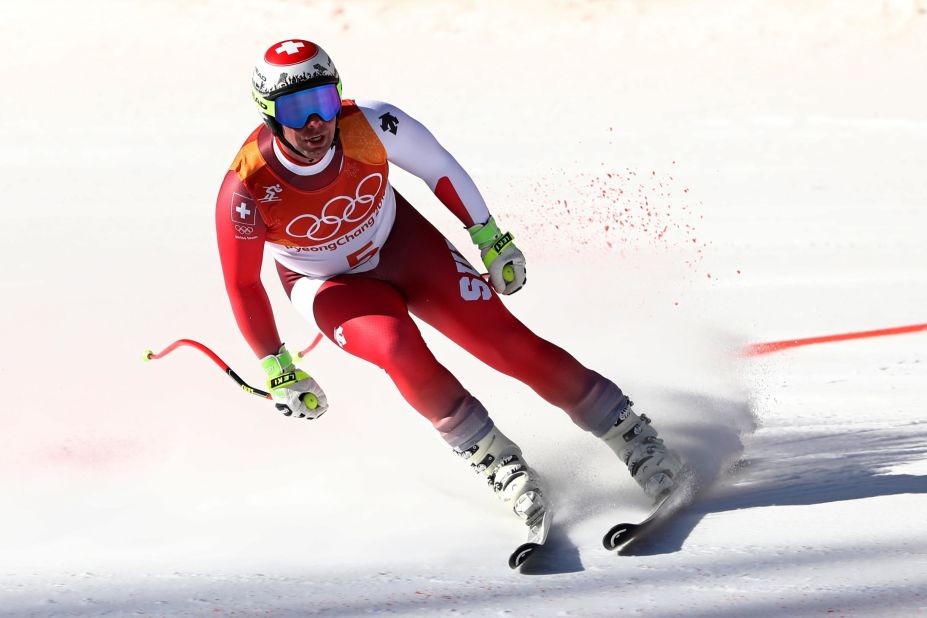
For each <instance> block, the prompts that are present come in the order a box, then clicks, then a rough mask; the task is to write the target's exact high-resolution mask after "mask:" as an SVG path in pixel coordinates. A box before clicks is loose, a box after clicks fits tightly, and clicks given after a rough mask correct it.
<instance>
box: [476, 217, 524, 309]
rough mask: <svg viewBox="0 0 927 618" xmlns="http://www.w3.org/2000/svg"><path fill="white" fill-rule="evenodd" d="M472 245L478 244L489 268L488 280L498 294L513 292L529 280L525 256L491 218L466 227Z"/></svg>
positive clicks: (509, 236)
mask: <svg viewBox="0 0 927 618" xmlns="http://www.w3.org/2000/svg"><path fill="white" fill-rule="evenodd" d="M467 231H468V232H470V238H471V239H472V240H473V244H474V245H476V246H477V247H479V249H480V256H481V257H482V258H483V264H485V265H486V268H487V269H489V283H490V284H492V287H493V288H494V289H495V290H496V292H498V293H499V294H514V293H515V292H517V291H518V290H520V289H521V288H522V286H523V285H525V282H526V281H527V280H528V277H527V273H526V270H525V256H524V254H523V253H522V252H521V251H519V250H518V247H516V246H515V243H514V242H512V241H513V240H514V237H513V236H512V234H511V233H510V232H506V233H505V234H503V233H501V232H500V231H499V226H497V225H496V221H495V219H493V218H492V217H490V218H489V220H488V221H487V222H486V223H484V224H482V225H479V224H477V225H474V226H473V227H471V228H467Z"/></svg>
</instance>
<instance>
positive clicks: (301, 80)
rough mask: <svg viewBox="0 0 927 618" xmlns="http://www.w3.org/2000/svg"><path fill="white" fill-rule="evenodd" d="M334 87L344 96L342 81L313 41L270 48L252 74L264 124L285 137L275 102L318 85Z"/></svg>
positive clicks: (255, 99) (330, 60) (292, 40)
mask: <svg viewBox="0 0 927 618" xmlns="http://www.w3.org/2000/svg"><path fill="white" fill-rule="evenodd" d="M327 84H334V85H336V86H337V88H338V95H339V96H340V95H341V78H340V77H339V76H338V69H336V68H335V63H334V62H332V59H331V58H330V57H329V56H328V54H327V53H325V50H324V49H322V48H321V47H319V46H318V45H316V44H315V43H313V42H311V41H306V40H304V39H287V40H284V41H280V42H279V43H274V44H273V45H271V46H270V47H268V48H267V51H266V52H264V55H263V56H262V57H261V60H260V61H259V62H258V63H257V64H256V65H255V66H254V72H253V73H252V75H251V94H252V97H253V98H254V102H255V104H257V106H258V110H259V111H260V113H261V117H262V118H263V119H264V122H265V123H266V124H267V126H268V127H269V128H270V130H271V131H272V132H273V133H274V134H275V135H278V136H279V135H281V126H280V123H279V122H277V120H276V119H275V118H274V114H273V104H272V101H274V100H275V99H277V98H279V97H281V96H284V95H287V94H291V93H293V92H299V91H301V90H308V89H309V88H315V87H316V86H323V85H327Z"/></svg>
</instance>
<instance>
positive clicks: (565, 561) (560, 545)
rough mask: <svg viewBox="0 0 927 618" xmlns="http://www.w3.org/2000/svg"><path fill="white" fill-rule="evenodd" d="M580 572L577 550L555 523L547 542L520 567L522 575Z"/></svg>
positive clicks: (581, 565)
mask: <svg viewBox="0 0 927 618" xmlns="http://www.w3.org/2000/svg"><path fill="white" fill-rule="evenodd" d="M582 570H584V569H583V563H582V561H581V560H580V559H579V548H578V547H577V546H576V544H574V543H573V542H572V541H571V540H570V539H569V538H568V537H567V535H566V533H564V532H563V530H562V529H561V527H560V526H558V525H557V524H556V523H554V524H553V525H552V526H551V529H550V534H549V535H548V537H547V542H546V543H544V545H543V546H542V547H541V548H539V549H537V550H535V555H534V556H532V557H531V559H530V560H529V561H528V562H526V563H525V564H524V565H522V567H521V573H522V575H559V574H562V573H577V572H579V571H582Z"/></svg>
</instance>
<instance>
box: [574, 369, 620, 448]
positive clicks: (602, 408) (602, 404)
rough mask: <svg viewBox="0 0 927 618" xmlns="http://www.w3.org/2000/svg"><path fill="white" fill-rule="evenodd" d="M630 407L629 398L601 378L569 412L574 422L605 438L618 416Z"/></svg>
mask: <svg viewBox="0 0 927 618" xmlns="http://www.w3.org/2000/svg"><path fill="white" fill-rule="evenodd" d="M627 406H628V398H627V397H626V396H625V394H624V393H622V392H621V389H620V388H618V387H617V386H616V385H615V383H614V382H612V381H611V380H608V379H606V378H603V377H602V376H599V377H598V379H597V380H596V381H595V383H594V384H593V385H592V388H591V389H589V392H588V393H587V394H586V396H585V397H583V398H582V400H580V402H579V403H578V404H577V405H576V406H574V407H573V409H572V410H570V411H569V414H570V418H571V419H573V422H574V423H576V424H577V425H579V426H580V427H582V428H583V429H585V430H586V431H590V432H592V434H593V435H594V436H596V437H599V438H601V437H602V436H604V435H605V434H606V433H607V432H608V430H609V429H611V427H612V425H614V424H615V421H617V420H618V415H619V414H621V411H622V410H624V409H625V408H626V407H627Z"/></svg>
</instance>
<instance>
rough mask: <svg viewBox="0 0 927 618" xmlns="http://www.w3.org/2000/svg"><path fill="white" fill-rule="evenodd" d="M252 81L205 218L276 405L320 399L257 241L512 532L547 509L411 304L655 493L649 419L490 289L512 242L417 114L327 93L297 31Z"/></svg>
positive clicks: (311, 412) (506, 265)
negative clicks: (436, 352)
mask: <svg viewBox="0 0 927 618" xmlns="http://www.w3.org/2000/svg"><path fill="white" fill-rule="evenodd" d="M252 86H253V88H252V94H253V97H254V101H255V103H256V104H257V105H258V108H259V110H260V112H261V115H262V117H263V120H264V123H263V124H262V125H260V126H259V127H258V128H257V129H255V130H254V131H253V132H252V133H251V135H250V136H248V138H247V139H246V140H245V143H244V145H243V146H242V147H241V150H240V151H239V152H238V155H237V156H236V157H235V159H234V161H233V162H232V165H231V167H230V168H229V171H228V172H227V173H226V175H225V179H224V181H223V183H222V187H221V189H220V191H219V197H218V199H217V201H216V233H217V236H218V243H219V254H220V257H221V262H222V269H223V273H224V276H225V284H226V289H227V290H228V295H229V299H230V300H231V304H232V310H233V311H234V313H235V318H236V320H237V322H238V326H239V328H240V330H241V332H242V335H243V336H244V337H245V339H246V340H247V341H248V343H249V344H250V345H251V348H252V349H253V350H254V352H255V354H256V355H257V356H258V357H259V358H261V359H262V360H261V365H262V368H263V369H264V371H265V373H266V375H267V379H268V386H269V388H270V389H271V393H272V395H273V399H274V401H275V402H276V404H277V408H279V409H280V410H281V411H282V412H283V413H284V414H285V415H287V416H293V417H297V418H309V419H314V418H317V417H319V416H321V415H322V414H323V413H324V412H325V411H326V410H327V409H328V400H327V397H326V395H325V393H324V391H323V390H322V388H321V386H320V385H319V384H318V383H317V382H316V381H315V380H314V379H313V378H312V377H310V376H309V375H308V374H307V373H305V372H304V371H302V370H300V369H298V368H296V367H295V366H294V363H293V358H292V356H291V355H290V353H289V352H288V351H287V349H286V348H285V347H284V345H283V343H282V342H281V339H280V336H279V334H278V332H277V328H276V324H275V321H274V315H273V312H272V310H271V306H270V303H269V301H268V298H267V294H266V292H265V289H264V285H263V283H262V281H261V278H260V270H261V259H262V256H263V254H264V251H265V250H267V251H270V253H271V255H272V256H273V257H274V259H275V260H276V264H277V270H278V272H279V275H280V279H281V281H282V282H283V286H284V288H285V289H286V292H287V294H288V295H289V297H290V300H291V301H292V303H293V304H294V305H295V306H296V307H297V309H301V311H302V313H303V314H304V315H308V314H310V313H311V314H312V315H314V317H315V321H316V323H317V325H318V327H319V328H320V330H321V331H322V332H323V333H324V334H325V336H327V337H328V338H329V339H331V340H332V341H333V342H334V343H335V344H337V345H338V346H340V347H341V348H342V349H344V350H345V351H346V352H348V353H350V354H353V355H355V356H358V357H360V358H362V359H364V360H366V361H369V362H371V363H375V364H376V365H377V366H379V367H381V368H382V369H383V370H384V371H386V372H387V374H389V377H390V378H391V379H392V380H393V382H394V383H395V384H396V387H397V388H398V389H399V391H400V393H401V394H402V396H403V397H404V398H405V399H406V401H408V402H409V404H410V405H411V406H412V407H413V408H415V409H416V410H417V411H418V412H419V413H420V414H421V415H422V416H424V417H425V418H427V419H428V420H429V421H430V422H431V423H432V424H433V425H434V427H435V429H436V430H437V431H438V432H439V433H440V435H441V436H442V437H443V438H444V439H445V440H446V441H447V443H448V444H449V445H450V446H451V448H452V449H454V450H455V451H456V452H457V453H459V454H461V455H462V456H464V457H465V458H467V459H468V460H469V461H470V462H471V464H472V465H473V467H474V469H475V470H476V471H477V473H478V474H480V475H482V476H483V477H484V478H486V479H487V480H488V481H489V482H490V484H491V486H492V487H493V488H494V490H495V492H496V493H497V494H498V496H499V497H500V498H501V500H502V501H503V503H504V504H505V505H507V508H508V509H509V510H511V511H512V512H514V513H515V515H516V516H517V517H518V518H519V519H520V520H521V521H522V522H523V523H524V524H525V525H527V526H528V528H529V531H530V534H531V535H533V536H530V537H529V538H535V539H538V540H540V541H541V542H543V538H542V537H543V536H544V535H546V529H547V528H546V526H547V525H549V516H548V515H549V512H548V511H549V510H548V507H547V504H546V502H545V499H544V492H543V489H542V488H541V485H540V482H539V479H538V477H537V475H536V474H535V472H534V471H533V470H532V469H531V468H529V467H528V466H527V464H526V463H525V461H524V459H523V457H522V455H521V450H520V449H519V447H518V446H517V445H515V444H514V443H513V442H512V441H511V440H510V439H508V438H507V437H506V436H505V435H504V434H503V433H502V432H501V431H500V430H499V428H498V427H496V426H495V425H494V423H493V421H492V420H491V419H490V417H489V414H488V413H487V411H486V409H485V408H484V407H483V405H482V404H481V403H480V402H479V400H478V399H477V398H476V397H475V396H474V395H472V394H471V393H470V391H469V390H467V389H466V388H465V387H464V385H462V384H461V383H460V381H459V380H458V379H457V378H456V377H455V376H454V375H453V374H451V373H450V372H449V371H448V370H447V369H446V368H445V367H444V366H442V365H441V364H440V363H439V362H438V361H437V359H435V357H434V356H433V355H432V353H431V351H430V350H429V349H428V347H427V346H426V344H425V341H424V340H423V339H422V335H421V333H420V332H419V329H418V328H417V327H416V325H415V322H413V320H412V318H411V317H410V314H412V315H415V316H417V317H419V318H420V319H422V320H423V321H425V322H427V323H428V324H430V325H432V326H433V327H435V328H436V329H437V330H439V331H440V332H442V333H443V334H444V335H446V336H447V337H449V338H450V339H452V340H453V341H454V342H456V343H457V344H458V345H460V346H461V347H463V348H464V349H465V350H467V351H469V352H470V353H471V354H473V355H474V356H476V357H477V358H478V359H480V360H481V361H483V362H484V363H486V364H488V365H490V366H491V367H493V368H495V369H497V370H498V371H501V372H502V373H505V374H507V375H509V376H512V377H513V378H515V379H517V380H520V381H522V382H524V383H525V384H527V385H528V386H530V387H531V388H532V389H534V391H535V392H537V393H538V395H540V396H541V397H542V398H544V399H545V400H547V401H548V402H550V403H551V404H553V405H555V406H557V407H559V408H561V409H562V410H564V412H566V413H567V414H568V415H569V416H570V418H571V419H572V420H573V422H574V423H575V424H576V425H578V426H579V427H581V428H582V429H584V430H586V431H589V432H591V433H592V434H593V435H595V436H597V437H598V438H601V439H602V440H603V441H604V442H605V443H606V444H607V445H608V446H609V447H610V448H611V449H612V450H613V451H614V452H615V453H616V454H617V455H618V456H619V457H620V458H621V460H622V461H623V462H624V463H625V464H626V465H627V466H628V468H629V469H630V472H631V474H632V476H633V477H634V479H635V480H636V481H637V482H638V483H639V484H640V485H641V487H643V489H644V491H645V492H646V493H647V494H648V495H649V496H651V497H652V498H654V499H655V500H656V499H657V498H659V497H660V496H662V495H665V494H666V492H668V491H669V490H671V489H672V488H673V485H674V475H678V473H679V471H680V470H681V468H682V464H681V462H680V461H679V459H678V457H676V455H674V454H673V452H672V451H669V450H668V449H667V448H666V447H665V446H664V445H663V442H662V440H660V439H659V438H657V432H656V431H655V430H654V429H653V427H652V425H650V421H649V419H647V417H646V416H638V415H637V414H635V413H634V412H633V410H632V409H631V405H632V404H631V401H630V400H629V399H628V398H627V397H626V396H625V395H624V394H623V393H622V391H621V389H619V388H618V387H617V386H616V385H615V384H614V383H613V382H611V381H610V380H608V379H606V378H605V377H603V376H601V375H599V374H598V373H596V372H595V371H592V370H591V369H587V368H586V367H584V366H583V365H581V364H580V363H579V362H578V361H577V360H576V359H575V358H573V357H572V356H571V355H570V354H569V353H567V352H566V351H564V350H563V349H561V348H559V347H557V346H556V345H554V344H552V343H550V342H548V341H545V340H544V339H541V338H540V337H538V336H537V335H535V334H534V333H533V332H531V330H529V329H528V328H527V327H526V326H525V325H524V324H522V323H521V322H519V321H518V320H517V319H516V318H515V317H514V316H513V315H512V314H511V313H509V311H508V310H507V309H506V308H505V306H504V305H503V304H502V302H501V300H500V299H499V296H498V294H512V293H514V292H516V291H518V290H519V289H521V287H522V286H523V285H524V284H525V280H526V278H525V257H524V255H522V252H521V251H519V250H518V248H517V247H516V246H515V244H514V242H513V237H512V235H511V234H507V233H503V232H502V231H501V229H500V228H499V227H498V226H497V224H496V222H495V220H494V219H493V218H492V217H491V216H490V212H489V210H488V209H487V206H486V204H485V203H484V201H483V198H482V197H481V196H480V192H479V191H478V190H477V188H476V186H475V185H474V183H473V180H471V179H470V177H469V176H468V175H467V173H466V172H465V171H464V169H463V168H462V167H461V166H460V164H459V163H458V162H457V161H456V160H455V159H454V157H452V156H451V155H450V154H449V153H448V152H447V151H446V150H445V149H444V148H443V147H442V146H441V144H439V143H438V141H437V140H436V139H435V138H434V136H433V135H432V134H431V133H430V132H429V131H428V129H426V128H425V127H424V126H422V125H421V124H420V123H419V122H417V121H416V120H415V119H414V118H412V117H411V116H409V115H408V114H406V113H405V112H403V111H402V110H400V109H398V108H396V107H394V106H392V105H389V104H388V103H383V102H379V101H354V100H350V99H347V100H342V98H341V80H340V78H339V76H338V72H337V70H336V69H335V65H334V64H333V63H332V61H331V59H330V58H329V57H328V55H327V54H326V53H325V52H324V51H323V50H322V48H320V47H319V46H318V45H315V44H314V43H311V42H310V41H305V40H298V39H292V40H286V41H281V42H279V43H276V44H274V45H272V46H271V47H270V48H268V50H267V51H266V53H265V54H264V56H263V57H262V58H261V60H260V61H259V62H258V63H257V66H256V67H255V69H254V73H253V78H252ZM390 163H392V164H394V165H397V166H399V167H401V168H402V169H404V170H406V171H408V172H410V173H412V174H414V175H415V176H418V177H419V178H421V179H422V180H424V181H425V183H426V184H427V185H428V187H429V188H430V189H431V190H432V191H433V192H434V194H435V196H436V197H437V198H438V200H440V201H441V202H442V203H443V204H444V205H445V206H446V207H447V208H448V209H450V211H451V212H452V213H453V214H454V215H455V216H456V217H457V218H458V219H459V220H460V222H461V223H462V224H463V225H464V227H465V228H466V229H467V230H468V231H469V234H470V238H471V239H472V241H473V243H474V244H475V245H476V246H477V247H478V249H479V251H480V253H481V257H482V261H483V264H484V265H485V266H486V268H487V269H488V271H489V280H488V282H487V281H485V280H484V279H483V278H482V277H481V276H480V274H479V272H478V270H477V269H476V268H474V267H473V266H472V265H471V264H470V262H469V261H468V260H467V259H466V258H465V257H464V256H463V254H462V253H461V252H460V251H458V250H457V249H456V248H455V247H454V245H453V244H451V242H450V241H449V240H448V239H446V238H445V237H444V236H442V234H441V233H440V232H438V231H437V230H436V229H435V228H434V227H433V226H432V225H431V224H430V223H429V222H428V221H427V220H426V219H425V218H424V217H423V216H422V215H421V214H420V213H419V212H418V210H416V209H415V208H414V207H413V206H411V205H410V204H409V203H408V202H407V201H406V200H405V199H404V198H403V197H402V196H401V195H400V194H399V193H398V192H397V191H396V190H395V189H394V188H393V187H392V186H391V185H390V182H389V164H390ZM542 522H545V523H544V525H543V526H542ZM542 527H543V530H542Z"/></svg>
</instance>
